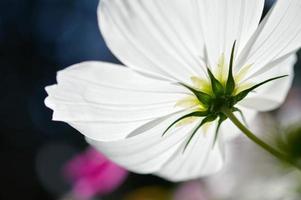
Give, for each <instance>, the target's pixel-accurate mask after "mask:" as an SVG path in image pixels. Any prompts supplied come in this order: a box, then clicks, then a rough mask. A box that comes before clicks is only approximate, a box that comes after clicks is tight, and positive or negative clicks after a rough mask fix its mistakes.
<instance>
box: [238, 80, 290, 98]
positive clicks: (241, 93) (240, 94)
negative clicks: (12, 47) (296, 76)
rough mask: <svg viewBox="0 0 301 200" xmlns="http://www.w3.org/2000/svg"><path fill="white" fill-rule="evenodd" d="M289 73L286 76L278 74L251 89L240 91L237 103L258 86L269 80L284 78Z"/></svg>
mask: <svg viewBox="0 0 301 200" xmlns="http://www.w3.org/2000/svg"><path fill="white" fill-rule="evenodd" d="M287 76H288V75H284V76H277V77H275V78H271V79H268V80H266V81H263V82H261V83H259V84H257V85H254V86H253V87H250V88H249V89H246V90H244V91H241V92H240V93H238V94H237V95H236V96H235V97H234V99H235V103H237V102H239V101H241V100H242V99H244V98H245V97H246V96H247V95H248V94H249V93H250V92H251V91H253V90H255V89H256V88H258V87H259V86H262V85H264V84H266V83H268V82H271V81H274V80H277V79H280V78H284V77H287Z"/></svg>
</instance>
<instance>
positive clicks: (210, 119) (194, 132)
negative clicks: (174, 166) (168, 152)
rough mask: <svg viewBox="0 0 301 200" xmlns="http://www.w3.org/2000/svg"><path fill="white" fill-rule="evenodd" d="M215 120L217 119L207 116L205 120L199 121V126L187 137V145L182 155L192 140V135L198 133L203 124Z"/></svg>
mask: <svg viewBox="0 0 301 200" xmlns="http://www.w3.org/2000/svg"><path fill="white" fill-rule="evenodd" d="M216 118H217V116H214V115H209V116H207V117H205V118H204V119H203V120H202V121H201V123H200V124H199V125H198V126H197V127H196V128H195V129H194V130H193V132H192V133H191V135H190V137H189V139H188V141H187V143H186V144H185V147H184V149H183V152H182V153H184V152H185V150H186V149H187V147H188V145H189V144H190V142H191V140H192V138H193V137H194V135H195V134H196V133H197V131H198V130H199V129H200V128H201V127H202V126H203V125H204V124H206V123H208V122H212V121H214V120H215V119H216Z"/></svg>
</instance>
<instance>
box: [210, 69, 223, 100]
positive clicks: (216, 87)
mask: <svg viewBox="0 0 301 200" xmlns="http://www.w3.org/2000/svg"><path fill="white" fill-rule="evenodd" d="M207 72H208V75H209V78H210V81H211V88H212V91H213V93H214V94H215V96H221V95H223V94H224V87H223V85H222V84H221V82H219V81H218V80H217V79H216V78H215V77H214V75H213V74H212V72H211V71H210V69H209V68H207Z"/></svg>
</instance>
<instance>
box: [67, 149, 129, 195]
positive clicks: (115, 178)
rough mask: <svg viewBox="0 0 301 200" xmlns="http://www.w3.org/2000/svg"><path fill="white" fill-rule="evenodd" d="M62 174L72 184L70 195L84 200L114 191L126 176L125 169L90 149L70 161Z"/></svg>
mask: <svg viewBox="0 0 301 200" xmlns="http://www.w3.org/2000/svg"><path fill="white" fill-rule="evenodd" d="M63 172H64V175H65V176H66V178H67V179H68V180H69V181H70V182H71V183H72V184H73V188H72V194H73V195H74V196H75V197H76V198H78V199H84V200H87V199H90V198H92V197H93V196H95V195H105V194H108V193H110V192H112V191H114V190H115V189H117V188H118V187H119V186H120V185H121V184H122V183H123V182H124V180H125V178H126V177H127V175H128V172H127V171H126V170H125V169H123V168H121V167H119V166H117V165H116V164H114V163H112V162H111V161H109V160H108V159H107V158H106V157H105V156H104V155H102V154H101V153H99V152H98V151H96V150H94V149H92V148H89V149H88V150H86V151H85V152H84V153H82V154H79V155H77V156H76V157H75V158H73V159H72V160H70V161H69V162H68V163H67V164H66V165H65V166H64V168H63Z"/></svg>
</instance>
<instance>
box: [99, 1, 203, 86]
mask: <svg viewBox="0 0 301 200" xmlns="http://www.w3.org/2000/svg"><path fill="white" fill-rule="evenodd" d="M198 13H199V10H198V9H197V6H196V2H195V1H193V0H188V1H185V0H123V1H120V0H103V1H101V3H100V5H99V9H98V16H99V24H100V29H101V32H102V34H103V37H104V38H105V41H106V43H107V45H108V46H109V47H110V49H111V50H112V51H113V53H114V54H115V55H116V56H117V57H118V58H119V59H120V60H121V61H122V62H123V63H124V64H125V65H126V66H128V67H131V68H133V69H135V70H137V71H139V72H142V73H144V74H149V75H152V76H156V77H161V78H165V79H168V80H176V81H181V82H187V81H189V78H190V77H191V76H202V75H204V67H205V64H204V63H203V62H202V58H204V41H203V38H202V33H201V24H200V23H201V22H200V20H199V18H198V17H197V16H198Z"/></svg>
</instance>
